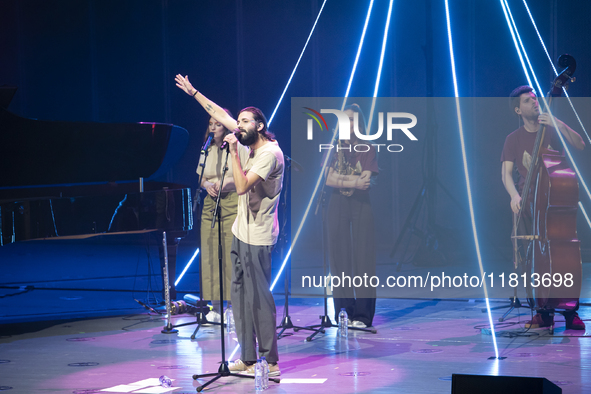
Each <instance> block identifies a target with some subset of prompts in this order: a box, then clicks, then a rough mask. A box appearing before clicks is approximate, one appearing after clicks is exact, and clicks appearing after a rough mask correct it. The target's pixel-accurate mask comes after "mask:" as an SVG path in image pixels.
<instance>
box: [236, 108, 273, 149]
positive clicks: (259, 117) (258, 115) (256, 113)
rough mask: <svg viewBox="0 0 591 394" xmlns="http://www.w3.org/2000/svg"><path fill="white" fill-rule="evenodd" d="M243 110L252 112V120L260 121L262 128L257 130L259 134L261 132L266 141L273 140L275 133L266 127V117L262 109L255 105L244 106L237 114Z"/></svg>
mask: <svg viewBox="0 0 591 394" xmlns="http://www.w3.org/2000/svg"><path fill="white" fill-rule="evenodd" d="M244 111H248V112H250V113H252V116H253V118H254V120H255V121H256V122H260V123H262V124H263V129H262V130H261V131H259V134H261V135H262V136H263V137H264V138H265V139H266V140H268V141H273V140H274V139H275V134H273V133H271V132H270V131H269V130H268V129H267V118H266V117H265V115H264V114H263V111H261V110H260V109H258V108H257V107H246V108H244V109H242V110H241V111H240V112H239V114H241V113H242V112H244ZM257 130H258V127H257Z"/></svg>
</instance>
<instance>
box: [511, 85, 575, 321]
mask: <svg viewBox="0 0 591 394" xmlns="http://www.w3.org/2000/svg"><path fill="white" fill-rule="evenodd" d="M509 97H510V99H511V108H512V109H513V110H514V111H515V113H516V114H517V116H519V117H521V120H522V121H523V126H521V127H520V128H518V129H517V130H515V131H514V132H512V133H511V134H509V135H508V136H507V138H506V140H505V145H504V147H503V152H502V155H501V163H502V170H501V175H502V181H503V185H504V186H505V189H506V190H507V193H509V196H510V197H511V209H512V211H513V213H514V214H515V215H517V214H518V213H519V212H520V210H521V213H522V215H521V218H520V220H519V221H518V222H519V229H518V231H519V233H520V234H531V227H532V225H531V224H532V216H531V211H530V209H521V205H522V194H523V187H524V183H525V179H526V177H527V175H528V169H529V168H530V164H531V162H532V155H533V151H534V145H535V142H536V137H537V134H538V133H539V132H541V130H542V128H543V127H544V126H545V127H546V132H545V134H544V139H543V141H542V145H541V147H543V148H547V149H551V150H560V148H561V141H560V139H559V136H558V134H557V133H558V132H559V133H560V134H562V136H563V137H564V140H565V141H566V142H567V143H568V144H569V145H571V146H573V147H574V148H576V149H579V150H582V149H584V148H585V143H584V141H583V139H582V138H581V136H580V135H579V134H577V133H576V132H575V131H574V130H573V129H571V128H570V127H569V126H568V125H566V124H565V123H564V122H562V121H560V120H559V119H557V118H556V117H554V121H555V122H556V125H557V127H558V130H556V129H555V128H554V127H553V125H554V122H553V121H552V118H551V115H550V114H548V113H540V106H539V103H538V99H537V97H536V95H535V93H534V92H533V89H532V88H531V87H530V86H520V87H518V88H516V89H515V90H513V92H511V94H510V96H509ZM515 167H516V168H517V171H518V174H519V180H518V182H517V185H515V184H514V181H513V171H514V168H515ZM523 204H526V202H525V201H524V202H523ZM528 208H529V207H528ZM528 243H529V242H528V241H526V240H522V241H521V242H519V247H518V249H519V250H518V252H519V254H520V255H521V259H522V260H523V261H525V259H526V254H527V247H528ZM556 263H557V264H560V261H557V262H556ZM578 307H579V303H578V299H577V302H576V306H575V307H574V308H573V309H570V310H565V311H564V312H561V313H562V314H563V315H564V317H565V320H566V328H567V329H573V330H584V329H585V323H583V321H582V320H581V319H580V318H579V316H578V314H577V310H578ZM551 312H553V311H551V310H546V309H538V310H537V312H536V315H535V316H534V317H533V320H531V321H528V322H527V323H526V325H525V327H526V328H542V327H550V326H552V325H553V323H554V322H553V314H551Z"/></svg>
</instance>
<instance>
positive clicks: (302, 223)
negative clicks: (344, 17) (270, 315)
mask: <svg viewBox="0 0 591 394" xmlns="http://www.w3.org/2000/svg"><path fill="white" fill-rule="evenodd" d="M373 2H374V0H371V1H370V4H369V8H368V10H367V16H366V18H365V24H364V26H363V32H362V34H361V38H360V40H359V46H358V48H357V55H356V56H355V62H354V64H353V69H352V70H351V76H350V78H349V84H348V85H347V91H346V93H345V98H344V100H343V105H342V107H341V110H342V109H343V108H344V107H345V103H346V102H347V98H348V97H349V91H350V89H351V84H352V82H353V77H354V75H355V70H356V69H357V63H358V61H359V55H360V54H361V49H362V48H363V42H364V40H365V32H366V30H367V25H368V23H369V19H370V16H371V11H372V9H373ZM337 132H338V126H337V127H336V128H335V131H334V133H333V135H332V141H331V144H332V143H333V142H334V140H335V137H336V135H337ZM329 156H330V155H326V158H325V159H324V162H323V163H322V170H321V171H320V175H319V176H318V179H317V180H316V185H315V186H314V190H313V192H312V196H311V197H310V201H309V202H308V206H307V207H306V210H305V211H304V215H303V217H302V221H301V222H300V225H299V226H298V229H297V231H296V233H295V235H294V237H293V239H292V241H291V245H290V247H289V250H288V251H287V254H286V256H285V259H284V260H283V264H281V268H279V272H278V273H277V276H276V277H275V280H274V281H273V283H272V284H271V288H270V290H271V291H273V289H274V288H275V284H277V281H278V280H279V277H280V276H281V274H282V273H283V270H284V269H285V265H286V264H287V261H288V260H289V257H290V256H291V251H292V250H293V247H294V245H295V244H296V242H297V240H298V238H299V236H300V233H301V232H302V228H303V227H304V223H305V222H306V218H307V217H308V214H309V213H310V208H311V207H312V204H313V203H314V197H316V193H317V192H318V188H319V187H320V185H321V183H322V178H323V175H324V171H326V165H327V163H328V159H329Z"/></svg>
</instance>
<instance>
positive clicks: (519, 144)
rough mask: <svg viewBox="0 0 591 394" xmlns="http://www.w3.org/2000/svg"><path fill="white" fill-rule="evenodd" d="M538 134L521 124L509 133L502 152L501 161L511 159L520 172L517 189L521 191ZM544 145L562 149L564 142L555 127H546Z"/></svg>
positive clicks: (556, 149) (553, 148)
mask: <svg viewBox="0 0 591 394" xmlns="http://www.w3.org/2000/svg"><path fill="white" fill-rule="evenodd" d="M540 131H541V129H540ZM537 135H538V132H536V133H530V132H528V131H527V130H526V129H525V127H524V126H521V127H520V128H518V129H517V130H515V131H514V132H512V133H511V134H509V135H508V136H507V138H506V139H505V146H503V153H502V154H501V162H503V161H510V162H512V163H513V165H514V166H517V171H518V172H519V181H518V182H517V189H518V190H519V191H520V192H521V189H522V188H523V184H524V183H525V177H526V176H527V171H528V169H529V163H531V156H532V152H533V150H534V145H535V143H536V137H537ZM542 147H544V148H547V149H550V150H555V151H558V150H561V147H562V144H561V142H560V138H559V137H558V135H557V134H556V129H555V128H554V127H550V126H548V127H546V134H545V135H544V142H543V144H542Z"/></svg>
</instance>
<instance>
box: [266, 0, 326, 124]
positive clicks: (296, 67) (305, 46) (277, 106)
mask: <svg viewBox="0 0 591 394" xmlns="http://www.w3.org/2000/svg"><path fill="white" fill-rule="evenodd" d="M325 4H326V0H324V2H323V3H322V7H320V11H318V15H317V16H316V20H315V21H314V25H313V26H312V30H310V34H308V39H307V40H306V43H305V44H304V48H303V49H302V52H301V53H300V57H299V58H298V61H297V62H296V65H295V66H294V68H293V70H292V72H291V75H290V76H289V79H288V80H287V84H286V85H285V88H284V89H283V93H281V97H279V101H278V102H277V105H276V106H275V110H273V113H272V114H271V117H270V118H269V125H271V122H272V121H273V118H274V117H275V113H276V112H277V110H278V109H279V106H280V105H281V102H282V101H283V96H285V92H287V88H289V85H290V84H291V80H292V79H293V76H294V75H295V72H296V70H297V69H298V65H299V64H300V60H302V56H304V52H305V51H306V48H307V47H308V43H309V42H310V38H312V34H313V33H314V29H316V24H317V23H318V19H320V15H321V14H322V10H323V9H324V5H325Z"/></svg>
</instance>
